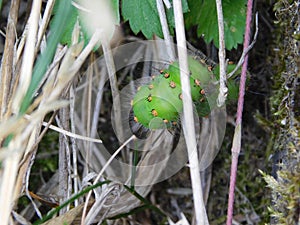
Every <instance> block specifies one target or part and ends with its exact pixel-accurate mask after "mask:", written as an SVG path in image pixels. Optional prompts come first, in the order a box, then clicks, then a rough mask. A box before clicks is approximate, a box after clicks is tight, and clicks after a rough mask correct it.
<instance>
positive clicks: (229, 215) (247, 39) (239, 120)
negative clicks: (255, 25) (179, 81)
mask: <svg viewBox="0 0 300 225" xmlns="http://www.w3.org/2000/svg"><path fill="white" fill-rule="evenodd" d="M252 5H253V0H248V4H247V18H246V28H245V38H244V50H246V49H248V46H249V43H250V33H251V18H252ZM247 66H248V54H247V55H246V56H245V59H244V63H243V66H242V74H241V80H240V90H239V99H238V108H237V118H236V128H237V127H241V125H242V115H243V105H244V94H245V84H246V72H247ZM236 130H237V129H236ZM235 135H236V133H235ZM240 137H241V135H240ZM240 137H239V138H240ZM239 143H240V140H239ZM240 150H241V145H240V144H239V145H238V146H235V143H233V147H232V149H231V153H232V156H231V157H232V161H231V171H230V186H229V198H228V209H227V222H226V224H227V225H231V224H232V217H233V206H234V189H235V183H236V174H237V165H238V160H239V159H238V156H239V153H240Z"/></svg>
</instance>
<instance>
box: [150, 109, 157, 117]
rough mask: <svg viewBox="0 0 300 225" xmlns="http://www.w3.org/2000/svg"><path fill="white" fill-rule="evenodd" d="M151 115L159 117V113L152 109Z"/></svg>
mask: <svg viewBox="0 0 300 225" xmlns="http://www.w3.org/2000/svg"><path fill="white" fill-rule="evenodd" d="M151 114H152V115H153V116H155V117H156V116H158V113H157V111H156V110H155V109H152V110H151Z"/></svg>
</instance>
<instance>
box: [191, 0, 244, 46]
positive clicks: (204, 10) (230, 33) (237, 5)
mask: <svg viewBox="0 0 300 225" xmlns="http://www.w3.org/2000/svg"><path fill="white" fill-rule="evenodd" d="M188 3H189V8H190V13H188V14H186V16H185V23H186V27H187V28H190V27H191V26H193V25H197V26H198V29H197V34H198V36H199V37H200V36H202V37H203V39H204V41H205V42H206V43H210V42H211V41H213V43H214V45H215V46H216V47H217V48H218V47H219V31H218V19H217V10H216V2H215V0H202V1H201V0H188ZM222 6H223V16H224V32H225V46H226V49H228V50H231V49H232V48H237V45H238V44H241V43H242V42H243V35H244V31H245V21H246V0H223V1H222Z"/></svg>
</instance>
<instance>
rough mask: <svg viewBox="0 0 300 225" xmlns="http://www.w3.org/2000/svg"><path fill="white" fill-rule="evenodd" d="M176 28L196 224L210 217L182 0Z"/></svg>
mask: <svg viewBox="0 0 300 225" xmlns="http://www.w3.org/2000/svg"><path fill="white" fill-rule="evenodd" d="M173 5H174V17H175V28H176V29H175V30H176V39H177V48H178V58H179V66H180V81H181V84H182V85H181V86H182V94H183V132H184V136H185V139H186V143H187V150H188V158H189V164H190V175H191V182H192V189H193V199H194V210H195V215H196V224H197V225H202V224H208V219H207V215H206V211H205V205H204V202H203V194H202V185H201V179H200V172H199V171H200V170H199V161H198V159H199V158H198V151H197V143H196V135H195V126H194V116H193V107H192V98H191V89H190V81H189V76H188V75H187V74H188V71H189V69H188V60H187V49H186V38H185V30H184V21H183V14H182V5H181V1H180V0H174V1H173Z"/></svg>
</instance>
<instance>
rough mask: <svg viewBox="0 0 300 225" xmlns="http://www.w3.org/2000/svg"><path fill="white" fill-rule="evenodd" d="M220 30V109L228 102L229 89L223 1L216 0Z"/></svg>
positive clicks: (218, 102) (218, 101)
mask: <svg viewBox="0 0 300 225" xmlns="http://www.w3.org/2000/svg"><path fill="white" fill-rule="evenodd" d="M216 5H217V15H218V28H219V64H220V87H219V96H218V100H217V104H218V106H219V107H221V106H223V105H224V104H225V101H226V97H227V92H228V88H227V87H226V52H225V38H224V18H223V9H222V1H221V0H216Z"/></svg>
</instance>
